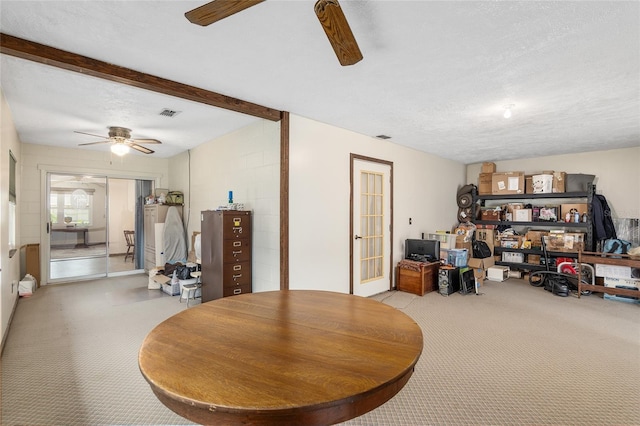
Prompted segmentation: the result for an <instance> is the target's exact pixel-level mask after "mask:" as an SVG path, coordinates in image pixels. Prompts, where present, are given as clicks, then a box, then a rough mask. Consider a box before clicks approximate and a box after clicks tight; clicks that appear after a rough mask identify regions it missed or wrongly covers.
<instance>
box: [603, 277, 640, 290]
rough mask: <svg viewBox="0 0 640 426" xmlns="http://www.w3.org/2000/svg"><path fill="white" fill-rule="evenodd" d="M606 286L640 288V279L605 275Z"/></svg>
mask: <svg viewBox="0 0 640 426" xmlns="http://www.w3.org/2000/svg"><path fill="white" fill-rule="evenodd" d="M604 286H605V287H624V288H635V289H640V279H635V278H611V277H604Z"/></svg>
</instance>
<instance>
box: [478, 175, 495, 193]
mask: <svg viewBox="0 0 640 426" xmlns="http://www.w3.org/2000/svg"><path fill="white" fill-rule="evenodd" d="M492 176H493V173H480V175H479V176H478V195H491V182H492Z"/></svg>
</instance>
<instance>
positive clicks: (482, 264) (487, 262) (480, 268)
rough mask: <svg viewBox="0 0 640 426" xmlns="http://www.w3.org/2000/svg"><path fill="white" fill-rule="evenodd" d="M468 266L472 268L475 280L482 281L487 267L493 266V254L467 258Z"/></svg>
mask: <svg viewBox="0 0 640 426" xmlns="http://www.w3.org/2000/svg"><path fill="white" fill-rule="evenodd" d="M468 264H469V267H470V268H472V269H473V275H474V276H475V277H476V279H477V280H479V281H483V280H484V279H485V278H486V277H487V269H489V268H490V267H492V266H494V265H495V264H496V263H495V260H494V258H493V256H489V257H486V258H484V259H477V258H471V259H469V262H468Z"/></svg>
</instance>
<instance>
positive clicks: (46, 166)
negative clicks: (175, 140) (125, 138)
mask: <svg viewBox="0 0 640 426" xmlns="http://www.w3.org/2000/svg"><path fill="white" fill-rule="evenodd" d="M21 149H22V159H23V161H22V164H21V172H22V186H21V190H20V191H19V192H18V197H19V198H18V203H19V205H20V207H21V223H20V230H21V238H20V244H22V245H24V244H30V243H39V244H40V269H41V273H40V275H41V277H42V278H41V281H42V283H43V284H46V283H47V281H46V278H47V276H48V266H49V265H48V262H47V259H48V256H49V253H48V249H49V248H48V246H47V244H46V240H45V238H46V233H45V232H44V229H45V228H44V226H45V224H46V223H47V220H48V217H47V216H48V214H47V212H46V203H45V201H46V200H45V199H44V194H45V193H46V173H47V172H58V173H76V174H87V175H99V176H106V177H113V178H128V179H136V178H137V179H148V180H153V181H155V183H156V187H161V188H162V187H164V188H166V187H167V186H168V185H169V180H168V175H169V160H168V159H166V158H154V157H153V156H145V155H143V154H140V155H138V154H133V153H132V154H128V155H126V156H124V157H117V156H115V155H112V154H111V153H110V152H96V151H91V150H87V149H71V148H57V147H53V146H48V145H36V144H26V143H23V144H22V145H21Z"/></svg>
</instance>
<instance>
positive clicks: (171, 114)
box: [160, 108, 180, 117]
mask: <svg viewBox="0 0 640 426" xmlns="http://www.w3.org/2000/svg"><path fill="white" fill-rule="evenodd" d="M178 114H180V111H174V110H172V109H169V108H165V109H163V110H162V111H160V115H164V116H165V117H175V116H176V115H178Z"/></svg>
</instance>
